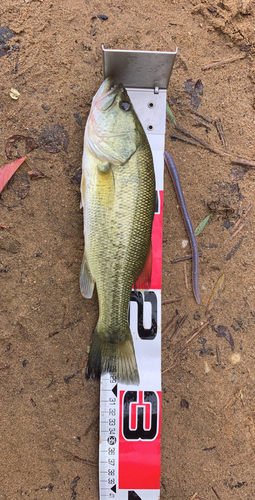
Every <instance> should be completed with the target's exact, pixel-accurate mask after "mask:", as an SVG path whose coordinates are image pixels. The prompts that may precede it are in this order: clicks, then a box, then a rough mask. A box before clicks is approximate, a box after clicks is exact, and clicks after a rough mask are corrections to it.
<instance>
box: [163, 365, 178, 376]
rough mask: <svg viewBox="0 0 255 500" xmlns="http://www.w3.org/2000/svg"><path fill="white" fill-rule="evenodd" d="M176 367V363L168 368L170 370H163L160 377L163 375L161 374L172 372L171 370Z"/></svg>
mask: <svg viewBox="0 0 255 500" xmlns="http://www.w3.org/2000/svg"><path fill="white" fill-rule="evenodd" d="M177 365H178V363H175V364H174V365H172V366H170V368H167V369H166V370H163V372H162V375H163V373H166V372H169V371H170V370H172V369H173V368H175V367H176V366H177Z"/></svg>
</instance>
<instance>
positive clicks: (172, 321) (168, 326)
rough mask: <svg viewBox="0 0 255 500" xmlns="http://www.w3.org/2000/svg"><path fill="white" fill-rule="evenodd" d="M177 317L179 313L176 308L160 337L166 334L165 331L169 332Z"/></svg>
mask: <svg viewBox="0 0 255 500" xmlns="http://www.w3.org/2000/svg"><path fill="white" fill-rule="evenodd" d="M179 318H180V314H179V313H178V310H177V309H176V316H175V317H174V318H173V319H172V320H171V321H170V323H169V324H168V325H167V326H166V328H164V330H163V332H162V334H161V337H163V336H164V335H166V333H168V332H169V330H170V329H171V328H172V326H174V325H175V323H176V322H177V321H178V319H179Z"/></svg>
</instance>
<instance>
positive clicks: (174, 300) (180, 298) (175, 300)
mask: <svg viewBox="0 0 255 500" xmlns="http://www.w3.org/2000/svg"><path fill="white" fill-rule="evenodd" d="M181 300H182V297H177V298H176V299H167V300H163V301H162V302H161V305H162V306H164V305H165V304H173V303H174V302H181Z"/></svg>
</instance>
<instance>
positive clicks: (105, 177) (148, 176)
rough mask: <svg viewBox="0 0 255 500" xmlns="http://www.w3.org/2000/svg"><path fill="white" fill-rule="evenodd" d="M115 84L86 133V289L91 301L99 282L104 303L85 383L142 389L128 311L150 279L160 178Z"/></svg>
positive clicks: (97, 103)
mask: <svg viewBox="0 0 255 500" xmlns="http://www.w3.org/2000/svg"><path fill="white" fill-rule="evenodd" d="M112 81H113V79H112V78H111V77H108V78H106V79H105V81H104V82H103V83H102V85H101V86H100V88H99V90H98V91H97V93H96V94H95V96H94V98H93V100H92V105H91V109H90V113H89V116H88V119H87V122H86V127H85V134H84V149H83V157H82V177H81V207H83V220H84V238H85V245H84V255H83V260H82V265H81V273H80V290H81V293H82V295H83V296H84V297H85V298H91V297H92V295H93V291H94V287H95V284H96V288H97V295H98V301H99V318H98V321H97V325H96V328H95V330H94V334H93V338H92V342H91V346H90V352H89V358H88V363H87V369H86V379H87V380H92V379H99V378H100V376H101V374H104V373H110V374H112V375H114V376H115V377H116V381H119V382H122V383H125V384H135V385H138V384H139V371H138V367H137V361H136V356H135V350H134V344H133V339H132V334H131V331H130V327H129V324H128V308H129V300H130V293H131V291H132V285H133V283H134V282H135V281H136V280H137V279H138V277H139V275H140V274H141V272H143V273H144V274H146V260H148V262H149V264H148V266H147V267H148V268H150V269H149V272H151V261H152V258H151V232H152V223H153V217H154V211H155V174H154V166H153V158H152V153H151V149H150V145H149V142H148V139H147V137H146V134H145V132H144V130H143V127H142V125H141V123H140V121H139V119H138V116H137V114H136V113H135V110H134V107H133V105H132V102H131V100H130V98H129V95H128V93H127V91H126V89H125V88H124V86H123V85H122V83H119V84H118V85H116V86H114V87H113V86H112ZM148 279H149V278H148Z"/></svg>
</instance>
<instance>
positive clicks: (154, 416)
mask: <svg viewBox="0 0 255 500" xmlns="http://www.w3.org/2000/svg"><path fill="white" fill-rule="evenodd" d="M102 49H103V62H104V77H105V78H106V77H108V76H112V77H114V81H113V84H114V85H115V84H118V83H119V82H122V83H123V85H124V86H125V88H126V90H127V92H128V94H129V96H130V98H131V101H132V104H133V106H134V109H135V111H136V113H137V115H138V117H139V119H140V121H141V123H142V125H143V128H144V131H145V132H146V135H147V138H148V141H149V143H150V147H151V150H152V155H153V161H154V170H155V177H156V208H155V215H154V221H153V227H152V256H153V262H152V279H151V285H150V286H151V288H150V289H149V290H146V289H143V290H132V292H131V296H130V307H129V324H130V329H131V332H132V334H133V341H134V348H135V353H136V360H137V364H138V371H139V375H140V384H139V386H137V385H125V384H122V383H117V381H116V378H115V377H114V376H113V375H110V374H109V373H107V374H104V375H102V376H101V384H100V444H99V489H100V500H106V499H111V498H112V499H115V500H139V499H140V500H158V499H159V497H160V430H161V274H162V225H163V174H164V158H163V154H164V145H165V122H166V92H167V87H168V83H169V79H170V75H171V71H172V67H173V63H174V59H175V56H176V53H177V51H176V52H143V51H118V50H105V49H104V47H102Z"/></svg>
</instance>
